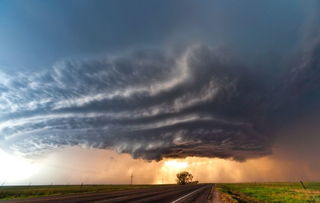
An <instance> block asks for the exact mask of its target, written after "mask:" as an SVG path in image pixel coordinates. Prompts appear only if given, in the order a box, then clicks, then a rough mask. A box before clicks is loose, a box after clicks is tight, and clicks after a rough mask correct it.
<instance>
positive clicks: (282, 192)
mask: <svg viewBox="0 0 320 203" xmlns="http://www.w3.org/2000/svg"><path fill="white" fill-rule="evenodd" d="M304 184H305V186H306V188H307V189H304V188H303V187H302V185H301V184H300V183H239V184H218V185H217V188H218V190H219V191H220V192H222V193H223V195H222V196H228V197H229V198H230V197H231V198H232V199H234V200H236V201H234V202H252V203H254V202H297V203H299V202H301V203H302V202H320V183H315V182H312V183H304ZM229 202H230V201H229ZM231 202H232V201H231Z"/></svg>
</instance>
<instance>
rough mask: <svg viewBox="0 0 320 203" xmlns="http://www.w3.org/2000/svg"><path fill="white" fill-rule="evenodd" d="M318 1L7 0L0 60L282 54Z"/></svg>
mask: <svg viewBox="0 0 320 203" xmlns="http://www.w3.org/2000/svg"><path fill="white" fill-rule="evenodd" d="M313 4H315V1H308V2H306V1H299V0H295V1H289V0H283V1H254V0H249V1H246V3H244V2H239V1H235V0H230V1H208V0H202V1H190V0H187V1H176V0H175V1H140V2H139V3H137V2H134V1H114V0H111V1H94V2H92V1H83V0H80V1H74V0H71V1H61V0H57V1H52V0H49V1H41V0H31V1H28V2H22V1H7V0H4V1H1V5H0V27H1V33H0V43H1V45H2V46H1V48H0V65H1V66H2V67H3V68H8V69H11V70H12V69H15V70H16V69H22V68H23V69H27V70H30V69H32V70H34V69H38V68H45V67H50V66H52V64H54V63H56V62H57V61H59V60H63V59H65V58H74V57H77V58H81V57H87V56H92V55H97V54H105V53H110V52H115V51H118V52H121V51H123V50H126V49H130V48H136V47H146V46H147V47H153V46H157V47H159V46H166V45H167V46H186V44H189V43H195V42H200V43H205V44H212V45H214V46H215V45H218V46H222V45H223V46H229V47H231V48H232V49H237V50H240V51H241V52H249V54H255V53H257V52H258V53H259V54H265V53H266V52H281V51H282V50H288V49H290V48H292V47H293V46H295V44H296V43H297V41H299V40H301V35H303V34H304V33H303V30H304V26H305V23H306V21H307V20H308V18H310V15H312V12H310V10H312V7H313ZM274 47H277V49H276V50H275V49H274Z"/></svg>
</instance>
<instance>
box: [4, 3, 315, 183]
mask: <svg viewBox="0 0 320 203" xmlns="http://www.w3.org/2000/svg"><path fill="white" fill-rule="evenodd" d="M319 9H320V5H319V2H318V1H317V0H308V1H305V0H282V1H278V0H268V1H257V0H248V1H246V2H245V3H244V2H240V1H238V0H230V1H223V0H215V1H212V0H199V1H192V0H185V1H180V0H162V1H149V0H142V1H139V3H137V2H136V1H129V0H128V1H118V0H110V1H103V0H69V1H64V0H47V1H42V0H29V1H19V0H3V1H1V2H0V44H1V46H0V162H1V167H0V185H12V184H29V185H30V184H81V183H88V184H95V183H103V184H108V183H110V184H118V183H119V184H120V183H121V184H124V183H130V175H131V174H133V176H134V183H137V184H145V183H150V184H151V183H154V184H162V183H163V184H166V183H174V182H175V174H176V173H178V172H180V171H183V170H187V171H189V172H191V173H192V174H193V176H194V178H195V179H196V180H199V181H200V182H244V181H296V180H319V179H320V174H319V173H317V171H319V170H320V163H319V161H318V157H317V155H318V154H319V153H320V151H319V147H318V146H319V145H320V136H319V132H320V131H319V130H320V129H319V127H318V121H319V119H320V118H319V116H320V112H319V110H320V105H319V104H320V62H319V60H320V21H319V20H320V16H319V15H320V11H319Z"/></svg>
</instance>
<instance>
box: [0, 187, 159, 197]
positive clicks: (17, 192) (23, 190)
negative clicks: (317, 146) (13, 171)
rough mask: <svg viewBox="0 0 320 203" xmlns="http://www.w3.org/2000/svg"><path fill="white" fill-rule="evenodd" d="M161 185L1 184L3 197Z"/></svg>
mask: <svg viewBox="0 0 320 203" xmlns="http://www.w3.org/2000/svg"><path fill="white" fill-rule="evenodd" d="M150 187H161V185H82V186H81V185H52V186H50V185H45V186H1V187H0V200H1V199H17V198H31V197H41V196H51V195H64V194H71V193H86V192H106V191H115V190H131V189H142V188H150Z"/></svg>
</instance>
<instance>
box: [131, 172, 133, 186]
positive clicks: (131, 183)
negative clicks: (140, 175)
mask: <svg viewBox="0 0 320 203" xmlns="http://www.w3.org/2000/svg"><path fill="white" fill-rule="evenodd" d="M130 178H131V185H132V182H133V173H131V176H130Z"/></svg>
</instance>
